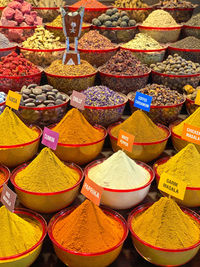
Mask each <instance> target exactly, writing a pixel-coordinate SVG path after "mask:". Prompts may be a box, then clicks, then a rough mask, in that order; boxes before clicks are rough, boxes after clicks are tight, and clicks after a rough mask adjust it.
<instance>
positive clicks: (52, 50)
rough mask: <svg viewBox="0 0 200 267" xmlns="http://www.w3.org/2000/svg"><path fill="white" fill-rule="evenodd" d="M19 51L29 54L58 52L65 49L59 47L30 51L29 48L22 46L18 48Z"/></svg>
mask: <svg viewBox="0 0 200 267" xmlns="http://www.w3.org/2000/svg"><path fill="white" fill-rule="evenodd" d="M18 47H19V49H20V50H24V51H31V52H49V53H50V52H58V51H65V50H66V48H65V47H60V48H56V49H31V48H26V47H23V46H18Z"/></svg>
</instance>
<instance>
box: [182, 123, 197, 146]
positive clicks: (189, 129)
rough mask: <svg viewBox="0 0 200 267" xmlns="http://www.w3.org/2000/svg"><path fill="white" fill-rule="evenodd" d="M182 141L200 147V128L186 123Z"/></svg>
mask: <svg viewBox="0 0 200 267" xmlns="http://www.w3.org/2000/svg"><path fill="white" fill-rule="evenodd" d="M182 139H184V140H186V141H189V142H191V143H194V144H197V145H200V128H199V127H195V126H192V125H189V124H187V123H185V124H184V127H183V133H182Z"/></svg>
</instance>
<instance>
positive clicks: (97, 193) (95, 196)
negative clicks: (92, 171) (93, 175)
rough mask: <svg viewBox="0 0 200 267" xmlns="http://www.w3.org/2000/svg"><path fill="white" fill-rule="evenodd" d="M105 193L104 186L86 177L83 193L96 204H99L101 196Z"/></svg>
mask: <svg viewBox="0 0 200 267" xmlns="http://www.w3.org/2000/svg"><path fill="white" fill-rule="evenodd" d="M102 193H103V187H101V186H99V185H98V184H96V183H95V182H93V181H92V180H90V179H89V178H88V176H86V177H85V181H84V184H83V187H82V189H81V194H83V195H84V196H85V197H87V198H88V199H89V200H91V201H92V202H93V203H94V204H95V205H97V206H99V205H100V202H101V196H102Z"/></svg>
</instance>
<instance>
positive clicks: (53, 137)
mask: <svg viewBox="0 0 200 267" xmlns="http://www.w3.org/2000/svg"><path fill="white" fill-rule="evenodd" d="M58 138H59V133H57V132H54V131H52V130H50V129H49V128H47V127H44V131H43V136H42V144H43V145H45V146H48V147H49V148H51V149H53V150H56V148H57V144H58Z"/></svg>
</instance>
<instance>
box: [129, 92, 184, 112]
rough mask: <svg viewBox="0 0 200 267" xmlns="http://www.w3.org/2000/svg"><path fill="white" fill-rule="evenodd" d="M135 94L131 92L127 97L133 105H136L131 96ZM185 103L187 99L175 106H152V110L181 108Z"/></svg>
mask: <svg viewBox="0 0 200 267" xmlns="http://www.w3.org/2000/svg"><path fill="white" fill-rule="evenodd" d="M133 93H135V92H130V93H128V95H127V97H128V100H129V102H130V104H133V103H134V100H132V99H131V98H130V96H131V95H132V94H133ZM185 101H186V99H184V101H182V102H180V103H177V104H173V105H167V106H164V105H162V106H155V105H151V106H150V108H151V109H158V108H175V107H179V106H181V105H183V104H184V103H185Z"/></svg>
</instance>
